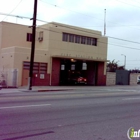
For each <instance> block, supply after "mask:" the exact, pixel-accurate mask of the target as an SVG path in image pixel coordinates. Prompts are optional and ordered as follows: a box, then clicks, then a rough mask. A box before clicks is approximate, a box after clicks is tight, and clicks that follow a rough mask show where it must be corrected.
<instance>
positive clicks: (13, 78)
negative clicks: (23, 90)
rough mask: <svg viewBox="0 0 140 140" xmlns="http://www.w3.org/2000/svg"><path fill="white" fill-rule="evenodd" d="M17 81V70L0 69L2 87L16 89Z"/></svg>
mask: <svg viewBox="0 0 140 140" xmlns="http://www.w3.org/2000/svg"><path fill="white" fill-rule="evenodd" d="M17 81H18V70H17V69H0V84H1V85H2V87H17Z"/></svg>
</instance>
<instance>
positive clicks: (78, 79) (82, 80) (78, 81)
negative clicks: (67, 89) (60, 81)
mask: <svg viewBox="0 0 140 140" xmlns="http://www.w3.org/2000/svg"><path fill="white" fill-rule="evenodd" d="M70 81H71V83H72V84H87V79H86V78H84V77H82V76H79V77H75V78H71V80H70Z"/></svg>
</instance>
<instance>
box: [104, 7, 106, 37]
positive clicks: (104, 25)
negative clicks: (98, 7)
mask: <svg viewBox="0 0 140 140" xmlns="http://www.w3.org/2000/svg"><path fill="white" fill-rule="evenodd" d="M105 35H106V9H105V10H104V36H105Z"/></svg>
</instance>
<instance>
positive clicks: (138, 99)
mask: <svg viewBox="0 0 140 140" xmlns="http://www.w3.org/2000/svg"><path fill="white" fill-rule="evenodd" d="M122 100H140V97H139V98H124V99H122Z"/></svg>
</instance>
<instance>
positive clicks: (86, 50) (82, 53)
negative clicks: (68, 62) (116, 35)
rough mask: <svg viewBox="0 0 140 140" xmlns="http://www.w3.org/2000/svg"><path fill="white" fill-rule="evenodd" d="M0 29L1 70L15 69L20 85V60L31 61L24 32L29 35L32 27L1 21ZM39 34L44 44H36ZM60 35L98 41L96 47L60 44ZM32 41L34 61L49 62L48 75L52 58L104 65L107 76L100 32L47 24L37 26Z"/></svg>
mask: <svg viewBox="0 0 140 140" xmlns="http://www.w3.org/2000/svg"><path fill="white" fill-rule="evenodd" d="M0 27H1V28H0V39H1V40H0V43H1V46H0V47H2V50H1V54H0V68H3V67H6V68H7V69H18V86H21V81H22V64H23V61H30V51H31V50H30V48H31V42H27V41H26V36H27V33H31V28H29V27H28V26H24V25H19V24H13V23H7V22H1V23H0ZM1 30H2V32H1ZM42 31H43V41H39V40H38V37H39V32H42ZM63 32H67V33H73V34H77V35H82V36H88V37H93V38H98V42H97V46H92V45H91V46H90V45H83V44H77V43H70V42H64V41H62V33H63ZM1 33H2V35H1ZM35 41H36V47H35V48H36V51H35V59H34V61H35V62H45V63H48V73H51V65H52V64H51V59H52V57H62V58H74V59H81V60H92V61H102V62H104V63H105V66H104V74H105V73H106V72H105V70H106V62H105V61H106V60H107V42H108V40H107V37H104V36H102V35H101V32H100V31H94V30H89V29H84V28H79V27H74V26H69V25H63V24H59V23H50V24H46V25H43V26H39V27H37V29H36V40H35Z"/></svg>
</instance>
